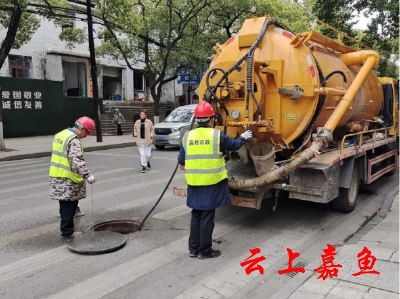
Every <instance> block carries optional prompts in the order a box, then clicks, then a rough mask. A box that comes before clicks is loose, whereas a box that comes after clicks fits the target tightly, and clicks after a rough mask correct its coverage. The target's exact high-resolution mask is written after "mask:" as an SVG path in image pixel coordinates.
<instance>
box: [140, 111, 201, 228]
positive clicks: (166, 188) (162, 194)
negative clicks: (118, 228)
mask: <svg viewBox="0 0 400 299" xmlns="http://www.w3.org/2000/svg"><path fill="white" fill-rule="evenodd" d="M194 120H195V117H193V119H192V123H191V124H190V128H189V131H191V130H192V129H193V124H194ZM178 167H179V162H178V163H176V166H175V169H174V172H173V173H172V175H171V177H170V179H169V181H168V183H167V185H166V186H165V188H164V190H163V192H162V193H161V195H160V197H159V198H158V200H157V201H156V203H155V204H154V206H153V207H152V208H151V210H150V211H149V212H148V213H147V215H146V217H144V219H143V221H142V222H141V223H140V226H139V230H142V227H143V224H144V223H145V221H146V220H147V218H149V216H150V214H151V213H152V212H153V211H154V209H155V208H156V207H157V205H158V204H159V203H160V201H161V199H162V198H163V196H164V194H165V192H166V191H167V190H168V187H169V185H170V184H171V182H172V180H173V178H174V176H175V174H176V171H177V170H178Z"/></svg>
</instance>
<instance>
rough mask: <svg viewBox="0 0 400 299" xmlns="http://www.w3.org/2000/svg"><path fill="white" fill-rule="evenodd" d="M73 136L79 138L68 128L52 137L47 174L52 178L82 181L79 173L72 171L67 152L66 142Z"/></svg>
mask: <svg viewBox="0 0 400 299" xmlns="http://www.w3.org/2000/svg"><path fill="white" fill-rule="evenodd" d="M74 138H78V139H79V137H78V135H76V134H75V133H72V132H71V131H70V130H68V129H65V130H64V131H61V132H60V133H58V134H57V135H56V136H55V137H54V141H53V150H52V155H51V163H50V172H49V176H50V177H53V178H68V179H70V180H72V181H73V182H75V183H78V184H80V183H83V182H84V179H83V178H82V177H81V176H80V175H79V174H77V173H75V172H72V169H71V163H70V162H69V159H68V152H67V150H68V144H69V143H70V142H71V140H72V139H74ZM79 141H80V139H79ZM82 153H83V150H82Z"/></svg>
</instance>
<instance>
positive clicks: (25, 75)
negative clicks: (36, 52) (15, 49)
mask: <svg viewBox="0 0 400 299" xmlns="http://www.w3.org/2000/svg"><path fill="white" fill-rule="evenodd" d="M10 58H14V60H11V59H10ZM18 59H22V66H18V63H17V61H18ZM27 59H29V62H27V61H26V60H27ZM11 61H12V62H14V65H13V66H10V62H11ZM26 64H29V67H27V66H26ZM31 67H32V57H31V56H22V55H8V71H9V74H10V76H11V77H12V78H22V79H31ZM13 70H14V71H15V76H13ZM18 70H22V77H19V76H18ZM27 71H28V72H27Z"/></svg>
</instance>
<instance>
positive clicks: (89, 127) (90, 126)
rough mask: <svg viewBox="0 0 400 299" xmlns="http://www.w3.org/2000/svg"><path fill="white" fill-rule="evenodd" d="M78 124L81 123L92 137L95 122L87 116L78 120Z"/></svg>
mask: <svg viewBox="0 0 400 299" xmlns="http://www.w3.org/2000/svg"><path fill="white" fill-rule="evenodd" d="M76 122H78V123H80V124H81V125H82V126H83V127H84V128H85V129H86V130H87V131H88V132H89V135H90V136H92V132H93V130H94V120H93V119H91V118H90V117H87V116H82V117H80V118H78V119H77V120H76Z"/></svg>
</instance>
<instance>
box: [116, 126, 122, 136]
mask: <svg viewBox="0 0 400 299" xmlns="http://www.w3.org/2000/svg"><path fill="white" fill-rule="evenodd" d="M117 128H118V131H117V136H119V135H124V133H123V132H122V129H121V124H117Z"/></svg>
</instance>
